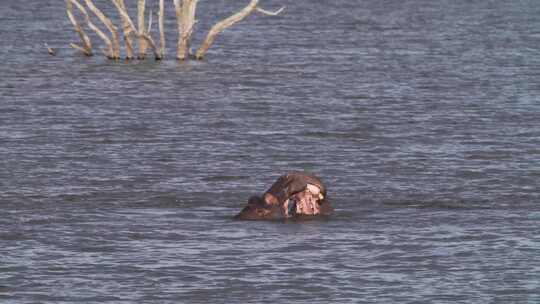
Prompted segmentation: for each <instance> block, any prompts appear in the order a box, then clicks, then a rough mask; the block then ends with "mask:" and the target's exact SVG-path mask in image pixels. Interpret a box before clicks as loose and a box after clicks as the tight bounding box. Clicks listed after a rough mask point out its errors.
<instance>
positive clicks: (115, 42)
mask: <svg viewBox="0 0 540 304" xmlns="http://www.w3.org/2000/svg"><path fill="white" fill-rule="evenodd" d="M85 3H86V6H87V7H88V8H89V9H90V10H91V11H92V12H93V13H94V15H96V17H98V19H99V20H100V21H101V22H102V23H103V24H104V25H105V27H107V29H108V30H109V32H111V37H112V41H111V42H112V47H111V48H112V56H111V57H112V59H120V41H119V39H118V30H117V29H116V26H114V24H113V23H112V21H111V19H109V18H108V17H107V16H105V14H104V13H103V12H102V11H101V10H100V9H99V8H97V7H96V6H95V5H94V3H93V2H92V0H85Z"/></svg>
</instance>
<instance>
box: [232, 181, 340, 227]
mask: <svg viewBox="0 0 540 304" xmlns="http://www.w3.org/2000/svg"><path fill="white" fill-rule="evenodd" d="M326 195H327V189H326V186H325V185H324V184H323V182H322V181H321V180H320V179H319V178H318V177H316V176H315V175H313V174H310V173H305V172H289V173H287V174H285V175H282V176H280V177H279V178H278V179H277V180H276V182H275V183H274V184H273V185H272V186H271V187H270V189H268V190H267V191H266V192H265V193H264V194H263V195H262V196H260V197H259V196H252V197H251V198H250V199H249V202H248V205H247V206H246V207H244V209H242V211H240V213H239V214H237V215H236V216H235V219H240V220H279V219H286V218H315V217H320V216H329V215H331V214H332V213H333V212H334V208H332V205H331V204H330V202H329V201H328V200H327V199H326Z"/></svg>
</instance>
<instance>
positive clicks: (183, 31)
mask: <svg viewBox="0 0 540 304" xmlns="http://www.w3.org/2000/svg"><path fill="white" fill-rule="evenodd" d="M197 2H198V0H174V6H175V10H176V22H177V28H178V44H177V51H176V58H177V59H178V60H185V59H186V58H187V57H188V54H189V44H190V40H191V35H192V34H193V27H194V26H195V22H196V21H195V12H196V11H197Z"/></svg>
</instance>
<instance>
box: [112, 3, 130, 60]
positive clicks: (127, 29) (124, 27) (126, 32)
mask: <svg viewBox="0 0 540 304" xmlns="http://www.w3.org/2000/svg"><path fill="white" fill-rule="evenodd" d="M112 2H113V3H114V4H115V6H116V8H117V9H118V10H119V11H120V10H125V11H127V8H126V5H125V3H124V0H112ZM120 17H121V19H122V30H123V31H124V41H125V43H126V59H133V57H134V56H133V41H132V39H131V35H132V34H133V30H132V28H131V26H129V23H128V21H127V20H126V18H124V16H122V14H120Z"/></svg>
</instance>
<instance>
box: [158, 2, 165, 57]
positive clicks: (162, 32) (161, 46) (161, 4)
mask: <svg viewBox="0 0 540 304" xmlns="http://www.w3.org/2000/svg"><path fill="white" fill-rule="evenodd" d="M158 26H159V55H160V57H161V58H163V57H165V0H159V22H158Z"/></svg>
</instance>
